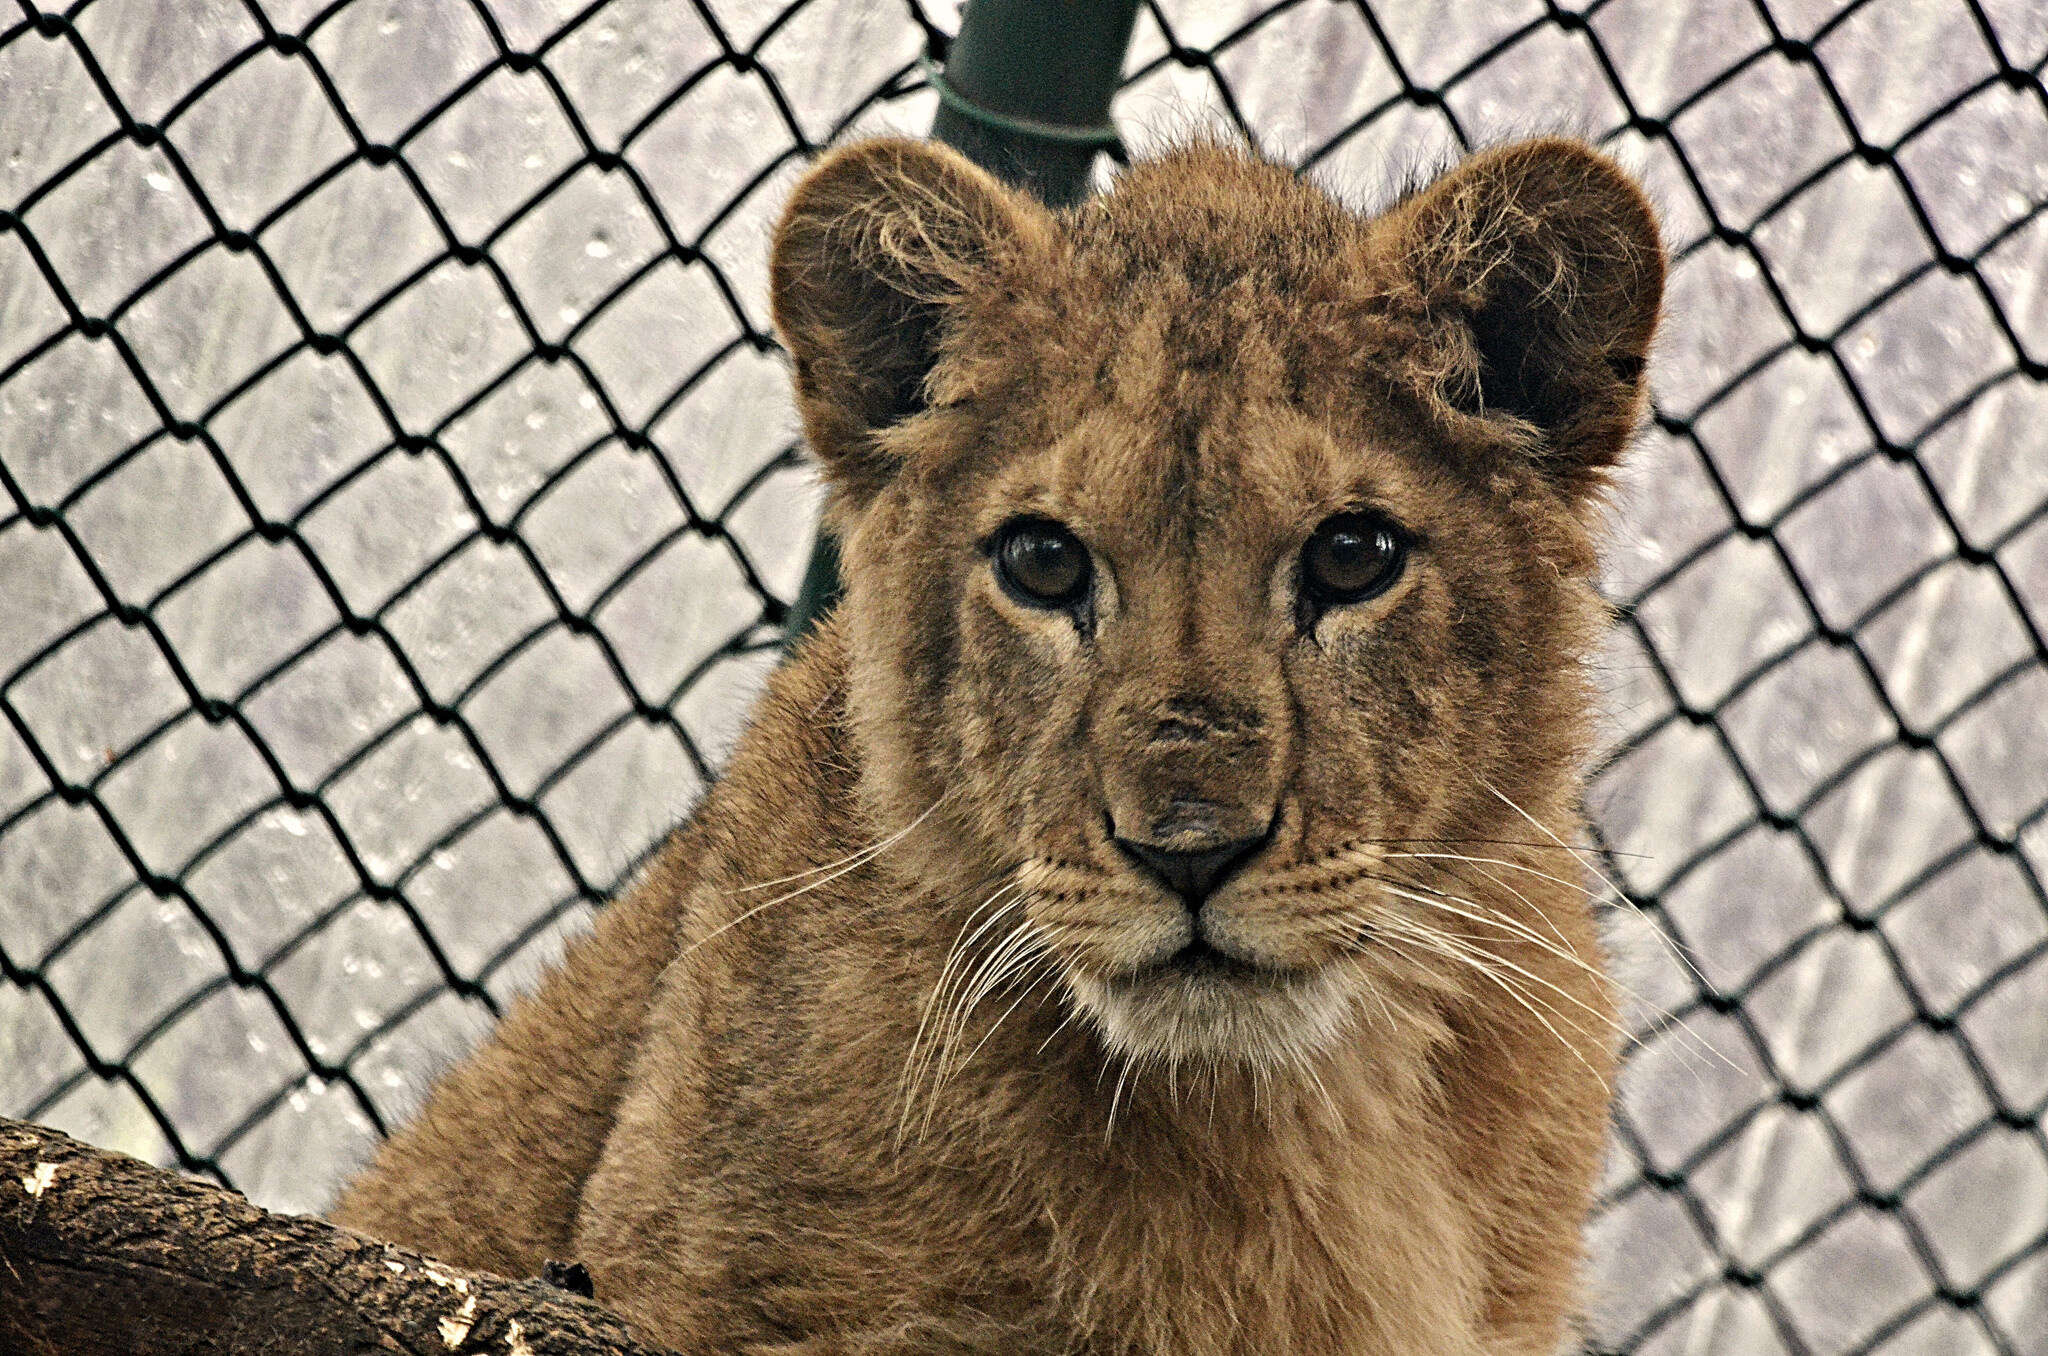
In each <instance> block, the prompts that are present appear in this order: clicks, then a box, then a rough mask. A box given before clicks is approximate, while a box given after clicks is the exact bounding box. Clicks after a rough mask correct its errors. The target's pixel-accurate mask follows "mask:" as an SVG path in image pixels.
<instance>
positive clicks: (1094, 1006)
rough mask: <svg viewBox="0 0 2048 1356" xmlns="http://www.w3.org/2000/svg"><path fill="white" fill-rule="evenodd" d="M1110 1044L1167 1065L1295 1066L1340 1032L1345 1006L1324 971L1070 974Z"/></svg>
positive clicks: (1339, 987)
mask: <svg viewBox="0 0 2048 1356" xmlns="http://www.w3.org/2000/svg"><path fill="white" fill-rule="evenodd" d="M1068 982H1069V984H1070V985H1071V987H1072V989H1073V993H1074V997H1075V999H1076V1000H1077V1001H1078V1002H1079V1003H1080V1005H1081V1007H1082V1009H1083V1010H1084V1011H1086V1012H1087V1013H1088V1015H1089V1016H1091V1017H1092V1018H1094V1019H1095V1023H1096V1025H1097V1026H1098V1027H1099V1028H1100V1029H1101V1031H1102V1033H1103V1036H1104V1037H1105V1038H1106V1039H1107V1040H1108V1042H1109V1045H1110V1048H1111V1049H1113V1050H1115V1051H1116V1052H1117V1053H1118V1054H1120V1055H1123V1056H1125V1057H1126V1058H1129V1059H1146V1060H1157V1061H1160V1062H1163V1063H1168V1064H1188V1063H1205V1064H1245V1065H1249V1066H1251V1067H1253V1068H1257V1069H1276V1068H1284V1067H1287V1066H1289V1065H1298V1064H1301V1063H1303V1062H1305V1061H1306V1060H1307V1059H1309V1058H1310V1057H1311V1056H1313V1055H1315V1054H1318V1053H1320V1052H1321V1051H1322V1050H1323V1049H1325V1048H1326V1047H1328V1046H1329V1045H1330V1044H1331V1043H1332V1042H1334V1041H1335V1040H1336V1039H1337V1038H1338V1036H1340V1035H1342V1034H1343V1032H1344V1030H1345V1028H1346V1027H1348V1026H1349V1025H1350V1019H1351V1012H1352V1004H1351V1000H1350V997H1349V995H1348V994H1347V993H1346V992H1345V989H1344V986H1343V984H1342V983H1341V982H1340V981H1339V978H1338V977H1337V976H1336V975H1335V974H1332V973H1331V972H1330V971H1328V970H1324V971H1319V972H1317V973H1315V974H1312V975H1294V976H1288V977H1285V978H1275V979H1270V980H1259V981H1256V982H1253V983H1245V982H1243V981H1241V980H1234V979H1227V978H1223V977H1221V976H1217V975H1149V976H1146V977H1144V978H1141V979H1134V980H1101V979H1095V978H1092V977H1089V976H1086V975H1080V974H1075V975H1071V976H1069V981H1068Z"/></svg>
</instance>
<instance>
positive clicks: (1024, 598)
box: [993, 518, 1091, 607]
mask: <svg viewBox="0 0 2048 1356" xmlns="http://www.w3.org/2000/svg"><path fill="white" fill-rule="evenodd" d="M993 554H994V556H995V567H996V578H997V579H998V580H999V581H1001V583H1002V585H1003V587H1004V588H1005V589H1006V590H1008V592H1009V594H1010V596H1011V597H1013V598H1015V599H1016V600H1017V601H1018V602H1020V603H1026V604H1029V605H1030V606H1032V607H1069V606H1072V605H1073V604H1074V603H1076V602H1078V601H1080V598H1081V595H1082V594H1084V593H1086V592H1087V591H1088V576H1089V574H1090V573H1091V570H1090V566H1089V563H1088V548H1087V547H1085V546H1083V545H1082V544H1081V539H1080V538H1079V537H1076V536H1075V535H1074V534H1073V533H1071V532H1069V531H1067V529H1065V528H1064V527H1061V526H1060V525H1059V524H1058V523H1056V522H1053V521H1051V520H1050V519H1047V518H1020V519H1018V520H1017V521H1016V522H1013V523H1007V524H1005V525H1004V526H1003V528H1002V530H1001V531H1000V532H998V533H997V534H996V540H995V546H994V551H993Z"/></svg>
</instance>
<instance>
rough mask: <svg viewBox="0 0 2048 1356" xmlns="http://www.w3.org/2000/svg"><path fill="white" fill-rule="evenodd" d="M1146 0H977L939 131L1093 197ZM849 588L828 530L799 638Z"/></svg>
mask: <svg viewBox="0 0 2048 1356" xmlns="http://www.w3.org/2000/svg"><path fill="white" fill-rule="evenodd" d="M1138 5H1139V0H969V2H968V5H967V8H966V10H965V12H964V13H962V14H961V16H960V32H959V34H958V35H957V36H956V37H955V38H954V39H953V42H952V45H951V47H950V48H949V50H948V51H947V53H946V64H945V67H944V69H943V70H942V69H940V68H939V67H938V66H937V65H935V64H932V63H929V62H927V63H926V65H925V75H926V77H927V78H928V79H929V80H930V81H931V83H932V88H933V89H935V90H937V91H938V95H939V113H938V116H937V117H936V118H934V119H933V120H932V136H933V137H934V138H936V139H937V140H940V141H943V142H945V143H946V144H947V145H949V146H952V147H953V148H954V149H956V150H958V151H960V152H961V153H962V154H963V155H965V156H967V158H968V159H970V160H972V161H974V162H975V163H976V164H978V165H980V166H981V167H982V168H984V169H986V170H988V171H989V172H990V173H992V174H995V175H996V176H998V177H999V178H1002V179H1004V180H1007V181H1008V182H1010V183H1013V184H1016V185H1017V186H1019V187H1020V188H1026V189H1029V190H1030V191H1031V192H1033V193H1035V194H1037V195H1038V196H1039V197H1040V198H1042V199H1043V200H1044V201H1045V202H1047V203H1049V204H1051V205H1052V206H1054V207H1067V206H1071V205H1073V204H1074V203H1077V202H1080V201H1081V200H1082V199H1084V198H1086V197H1087V196H1088V190H1089V185H1090V182H1091V180H1092V179H1093V176H1094V172H1095V157H1096V156H1097V155H1098V154H1099V153H1101V152H1103V151H1110V152H1112V153H1117V152H1120V150H1121V147H1120V145H1119V143H1118V141H1117V135H1116V129H1115V128H1114V127H1113V126H1112V125H1111V123H1110V121H1109V102H1110V99H1111V97H1112V96H1114V95H1115V93H1116V88H1117V83H1118V81H1119V80H1120V78H1121V77H1122V75H1123V65H1124V53H1125V52H1126V51H1127V50H1129V48H1130V45H1131V29H1132V28H1133V26H1135V24H1136V23H1137V19H1138ZM838 596H839V552H838V550H837V548H836V547H835V546H834V544H833V542H832V539H831V537H830V536H829V535H827V534H825V533H822V532H821V533H819V535H818V543H817V545H816V547H815V548H813V550H812V552H811V563H810V567H809V568H808V569H807V570H805V572H804V582H803V589H802V591H801V592H800V593H799V594H798V595H797V600H796V605H795V606H794V607H792V608H791V609H790V615H789V623H788V631H789V638H790V639H791V640H792V641H794V640H796V639H799V638H800V637H802V636H803V635H804V633H805V632H807V631H809V630H810V629H811V627H812V626H813V625H815V624H816V623H817V620H818V619H819V618H820V617H822V616H823V615H824V614H825V613H826V612H827V611H829V610H830V608H831V606H832V603H833V602H834V600H836V599H837V598H838Z"/></svg>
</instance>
